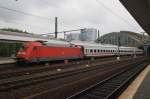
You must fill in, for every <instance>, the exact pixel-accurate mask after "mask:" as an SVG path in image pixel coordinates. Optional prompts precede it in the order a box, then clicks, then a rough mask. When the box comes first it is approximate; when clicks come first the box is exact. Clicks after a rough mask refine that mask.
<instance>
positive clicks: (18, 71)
mask: <svg viewBox="0 0 150 99" xmlns="http://www.w3.org/2000/svg"><path fill="white" fill-rule="evenodd" d="M122 58H123V59H125V58H127V57H122ZM109 61H110V62H112V61H117V60H116V57H111V58H103V59H95V60H94V61H90V60H83V61H79V62H78V61H77V62H72V63H69V64H52V65H44V64H40V65H38V66H32V65H31V67H29V66H28V67H25V66H24V67H21V66H20V67H19V66H14V64H7V65H6V67H5V66H3V67H1V68H0V79H7V78H11V77H17V76H23V75H29V74H34V73H42V72H46V71H52V70H54V71H55V70H56V69H65V68H72V67H80V66H81V65H84V64H87V65H89V64H92V63H93V62H99V63H104V62H109ZM9 65H12V66H10V67H9ZM3 68H5V69H3Z"/></svg>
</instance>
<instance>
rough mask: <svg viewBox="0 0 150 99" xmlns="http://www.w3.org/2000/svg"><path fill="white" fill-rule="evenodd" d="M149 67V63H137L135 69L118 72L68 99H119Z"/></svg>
mask: <svg viewBox="0 0 150 99" xmlns="http://www.w3.org/2000/svg"><path fill="white" fill-rule="evenodd" d="M147 65H148V63H147V62H143V63H135V64H134V67H130V68H128V69H126V70H123V71H121V72H118V73H117V74H115V75H113V76H111V77H109V78H107V79H105V80H103V81H101V82H99V83H97V84H94V85H92V86H90V87H88V88H87V89H85V90H83V91H81V92H78V93H76V94H74V95H72V96H70V97H68V98H67V99H117V97H118V96H119V95H120V94H121V92H122V91H123V90H124V89H125V88H126V87H127V86H128V85H129V84H130V83H131V81H132V80H133V79H134V78H135V77H136V75H138V74H139V73H140V72H141V71H142V70H143V69H144V68H145V67H146V66H147Z"/></svg>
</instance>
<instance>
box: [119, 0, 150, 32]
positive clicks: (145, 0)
mask: <svg viewBox="0 0 150 99" xmlns="http://www.w3.org/2000/svg"><path fill="white" fill-rule="evenodd" d="M120 2H121V3H122V4H123V5H124V6H125V7H126V8H127V10H128V11H129V12H130V13H131V15H132V16H133V17H134V18H135V20H136V21H137V22H138V23H139V24H140V26H141V27H142V28H143V29H144V30H145V31H146V32H147V33H148V35H150V0H120Z"/></svg>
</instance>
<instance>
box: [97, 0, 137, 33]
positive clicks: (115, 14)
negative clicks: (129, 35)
mask: <svg viewBox="0 0 150 99" xmlns="http://www.w3.org/2000/svg"><path fill="white" fill-rule="evenodd" d="M96 2H97V3H98V4H99V5H101V6H102V7H103V8H105V9H106V10H107V11H109V12H110V13H112V14H113V15H114V16H116V17H118V18H119V19H121V20H122V21H123V22H125V23H126V24H127V25H129V26H131V27H133V28H134V29H135V30H138V29H137V28H136V27H135V26H134V25H132V24H130V23H129V21H127V20H126V19H125V18H123V17H122V16H120V15H118V14H117V13H116V12H115V11H113V10H112V9H110V8H109V7H107V6H106V5H105V4H103V3H102V2H101V1H100V0H96Z"/></svg>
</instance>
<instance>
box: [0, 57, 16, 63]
mask: <svg viewBox="0 0 150 99" xmlns="http://www.w3.org/2000/svg"><path fill="white" fill-rule="evenodd" d="M15 62H16V61H15V59H14V58H10V57H5V58H3V57H0V64H9V63H15Z"/></svg>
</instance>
